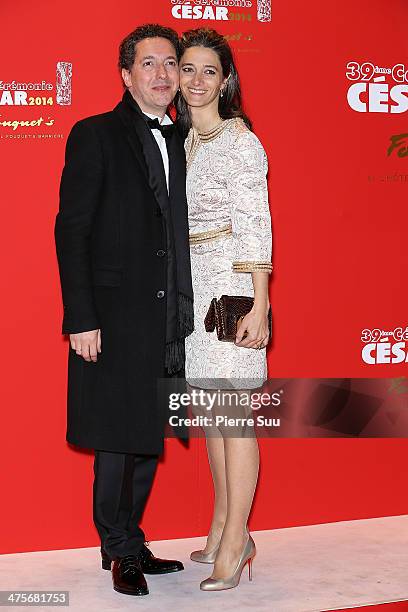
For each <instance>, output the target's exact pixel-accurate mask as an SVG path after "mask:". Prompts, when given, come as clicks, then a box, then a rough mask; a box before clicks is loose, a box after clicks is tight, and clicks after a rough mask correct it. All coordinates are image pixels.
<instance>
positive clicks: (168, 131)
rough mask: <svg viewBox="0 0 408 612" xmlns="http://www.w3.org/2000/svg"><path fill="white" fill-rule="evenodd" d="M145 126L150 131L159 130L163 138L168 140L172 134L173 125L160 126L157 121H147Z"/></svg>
mask: <svg viewBox="0 0 408 612" xmlns="http://www.w3.org/2000/svg"><path fill="white" fill-rule="evenodd" d="M147 125H148V126H149V128H150V129H151V130H160V132H161V134H162V136H163V138H168V137H169V136H171V135H172V134H173V132H174V123H170V124H169V125H162V124H161V123H160V122H159V120H158V119H157V117H156V119H150V118H149V119H148V120H147Z"/></svg>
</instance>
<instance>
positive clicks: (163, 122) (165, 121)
mask: <svg viewBox="0 0 408 612" xmlns="http://www.w3.org/2000/svg"><path fill="white" fill-rule="evenodd" d="M144 114H145V115H146V116H147V117H149V118H150V119H158V121H159V123H160V125H173V122H172V120H171V119H170V117H169V116H168V115H164V117H163V119H162V118H161V117H158V116H157V115H150V114H149V113H144ZM152 134H153V136H154V137H155V139H156V142H157V144H158V146H159V149H160V153H161V156H162V159H163V166H164V172H165V175H166V183H167V193H169V156H168V154H167V147H166V139H165V138H164V136H163V134H162V133H161V131H160V130H152Z"/></svg>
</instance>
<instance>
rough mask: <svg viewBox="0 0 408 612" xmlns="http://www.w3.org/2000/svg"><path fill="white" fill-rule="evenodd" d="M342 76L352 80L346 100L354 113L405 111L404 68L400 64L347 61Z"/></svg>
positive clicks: (406, 77) (407, 93) (407, 72)
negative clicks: (385, 64) (384, 66)
mask: <svg viewBox="0 0 408 612" xmlns="http://www.w3.org/2000/svg"><path fill="white" fill-rule="evenodd" d="M346 78H347V79H348V80H349V81H355V82H354V83H352V84H351V85H350V87H349V88H348V90H347V102H348V104H349V106H350V108H352V109H353V110H354V111H356V112H358V113H391V114H393V113H405V112H406V111H407V110H408V70H407V69H406V67H405V65H404V64H395V65H394V66H392V67H390V68H382V67H380V66H376V65H374V64H372V63H371V62H363V63H359V62H354V61H352V62H348V63H347V66H346Z"/></svg>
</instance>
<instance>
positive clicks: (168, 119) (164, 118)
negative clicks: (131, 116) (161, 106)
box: [144, 113, 173, 125]
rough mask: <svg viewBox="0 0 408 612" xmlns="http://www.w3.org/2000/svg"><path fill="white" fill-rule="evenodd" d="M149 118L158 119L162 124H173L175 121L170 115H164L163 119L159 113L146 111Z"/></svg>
mask: <svg viewBox="0 0 408 612" xmlns="http://www.w3.org/2000/svg"><path fill="white" fill-rule="evenodd" d="M144 114H145V115H146V116H147V117H149V119H158V120H159V123H160V125H172V124H173V122H172V120H171V119H170V117H169V116H168V115H164V117H163V119H162V118H161V117H159V115H151V114H150V113H144Z"/></svg>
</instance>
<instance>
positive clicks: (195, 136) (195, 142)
mask: <svg viewBox="0 0 408 612" xmlns="http://www.w3.org/2000/svg"><path fill="white" fill-rule="evenodd" d="M231 121H234V119H223V120H222V121H221V123H219V124H218V125H216V126H215V127H213V128H212V129H211V130H208V132H199V131H198V130H196V129H195V128H192V136H191V145H190V149H189V152H188V155H187V170H188V169H189V167H190V166H191V163H192V161H193V159H194V157H195V155H196V153H197V151H198V148H199V146H200V144H201V143H202V142H210V141H211V140H215V138H218V136H219V135H220V134H222V132H223V131H224V130H225V128H226V127H227V125H228V124H229V123H230V122H231Z"/></svg>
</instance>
